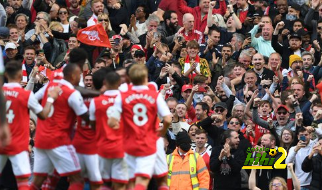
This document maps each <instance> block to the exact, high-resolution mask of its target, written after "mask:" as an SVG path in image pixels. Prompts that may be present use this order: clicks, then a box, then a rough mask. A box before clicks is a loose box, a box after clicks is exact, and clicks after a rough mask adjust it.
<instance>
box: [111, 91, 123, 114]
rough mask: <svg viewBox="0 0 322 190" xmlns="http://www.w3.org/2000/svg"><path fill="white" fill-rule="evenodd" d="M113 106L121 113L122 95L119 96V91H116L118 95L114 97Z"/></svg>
mask: <svg viewBox="0 0 322 190" xmlns="http://www.w3.org/2000/svg"><path fill="white" fill-rule="evenodd" d="M113 107H114V109H116V110H117V111H118V112H120V113H122V96H121V93H120V92H119V93H118V95H117V96H116V98H115V101H114V106H113Z"/></svg>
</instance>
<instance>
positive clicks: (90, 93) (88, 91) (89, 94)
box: [74, 86, 100, 98]
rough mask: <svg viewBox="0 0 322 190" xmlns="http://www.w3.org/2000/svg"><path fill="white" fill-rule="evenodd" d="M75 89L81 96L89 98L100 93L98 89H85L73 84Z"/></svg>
mask: <svg viewBox="0 0 322 190" xmlns="http://www.w3.org/2000/svg"><path fill="white" fill-rule="evenodd" d="M74 87H75V89H76V90H78V91H79V92H80V93H81V95H82V96H83V97H86V98H90V97H97V96H99V95H100V92H99V91H96V90H91V89H87V88H84V87H81V86H74Z"/></svg>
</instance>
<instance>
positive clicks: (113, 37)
mask: <svg viewBox="0 0 322 190" xmlns="http://www.w3.org/2000/svg"><path fill="white" fill-rule="evenodd" d="M116 38H118V39H121V40H122V37H121V36H120V35H114V36H112V39H113V40H115V39H116Z"/></svg>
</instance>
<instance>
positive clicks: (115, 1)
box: [107, 0, 129, 34]
mask: <svg viewBox="0 0 322 190" xmlns="http://www.w3.org/2000/svg"><path fill="white" fill-rule="evenodd" d="M120 2H121V1H120V0H109V1H107V10H108V16H109V18H110V21H111V26H112V28H113V30H114V31H115V32H116V33H117V34H118V33H120V31H121V28H120V24H126V25H128V22H129V14H128V12H127V11H126V9H125V8H124V7H123V6H120ZM118 6H120V7H118Z"/></svg>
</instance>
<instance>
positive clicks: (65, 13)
mask: <svg viewBox="0 0 322 190" xmlns="http://www.w3.org/2000/svg"><path fill="white" fill-rule="evenodd" d="M59 14H60V15H62V14H64V15H67V11H62V12H59Z"/></svg>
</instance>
